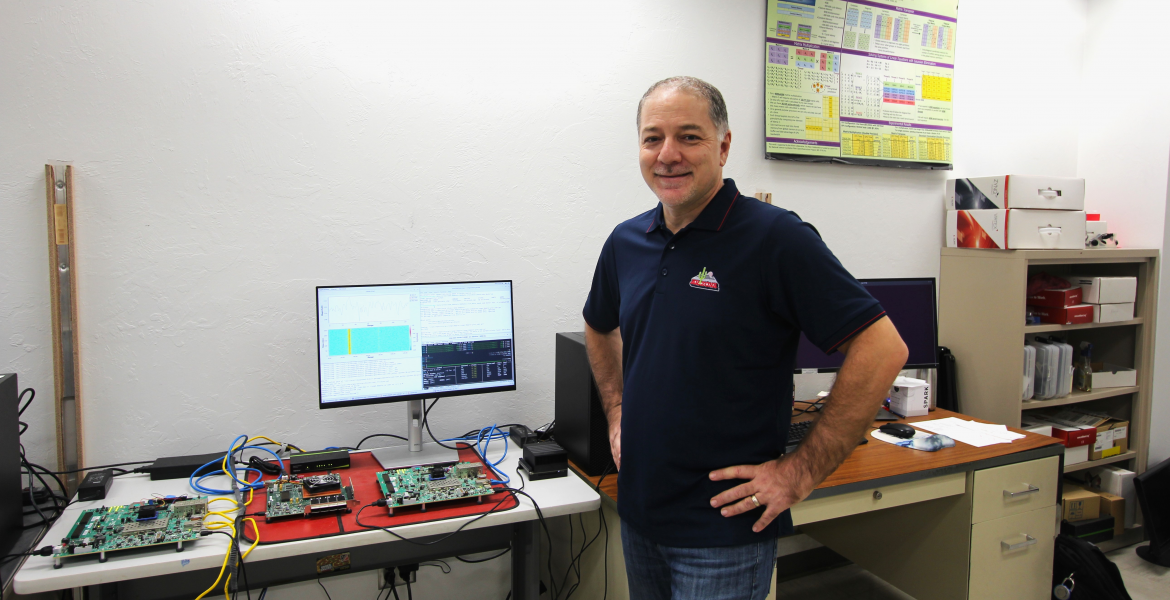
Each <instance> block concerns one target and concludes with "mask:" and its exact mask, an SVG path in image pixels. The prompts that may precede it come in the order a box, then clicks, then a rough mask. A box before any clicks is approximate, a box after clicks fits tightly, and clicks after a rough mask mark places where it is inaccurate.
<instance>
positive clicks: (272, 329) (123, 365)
mask: <svg viewBox="0 0 1170 600" xmlns="http://www.w3.org/2000/svg"><path fill="white" fill-rule="evenodd" d="M1086 10H1087V9H1086V3H1085V0H1049V1H1045V2H1039V1H1038V2H1027V3H1020V2H1008V1H1006V0H994V1H992V0H981V1H979V2H973V1H972V2H964V3H962V6H961V12H960V21H961V23H962V28H961V29H960V33H959V39H958V40H957V44H958V57H957V59H956V63H957V73H956V81H955V96H956V104H955V127H956V132H957V133H956V137H955V149H954V151H955V156H956V169H955V171H953V172H951V173H947V172H923V171H904V170H894V169H879V168H868V167H844V166H826V165H805V164H795V163H787V162H774V161H765V160H764V159H763V158H762V157H761V155H762V148H763V140H762V134H763V132H762V127H763V125H762V115H763V81H762V80H763V78H762V76H761V74H762V72H763V48H762V44H761V40H760V36H761V32H762V30H763V20H764V6H763V3H762V2H760V1H758V0H742V1H738V2H719V3H712V2H703V1H700V0H690V1H681V0H674V1H673V2H667V1H666V0H638V1H628V0H627V1H612V2H593V3H575V4H571V5H570V4H564V3H552V2H494V3H479V4H472V3H468V4H466V5H459V6H458V7H452V6H451V5H448V4H433V3H417V2H415V3H406V2H401V3H397V2H396V3H371V4H356V3H328V4H323V3H304V4H292V5H290V3H287V2H280V3H278V2H251V3H238V4H237V3H229V2H200V3H187V4H185V5H184V4H177V3H166V2H154V3H135V4H126V3H106V2H68V3H66V2H60V1H56V2H41V3H11V5H9V6H6V10H5V18H4V19H3V20H2V21H0V55H2V56H4V57H5V59H4V60H3V61H0V81H4V82H5V85H3V86H0V139H3V140H4V143H3V144H2V145H0V209H2V210H3V212H2V213H0V214H3V215H4V218H3V219H2V220H0V248H2V256H3V257H4V262H3V267H2V268H0V285H2V288H0V315H4V317H5V319H4V321H3V323H4V327H5V329H4V330H3V336H2V339H4V340H7V342H8V344H7V345H4V346H0V365H3V367H0V368H3V369H4V370H16V371H18V372H19V373H20V375H21V380H22V382H23V383H24V384H26V385H32V386H34V387H36V388H37V389H38V390H39V391H40V392H41V393H42V394H43V396H42V398H44V397H48V396H50V395H51V394H50V393H49V390H50V388H51V375H50V373H51V365H50V360H51V359H50V352H51V340H50V339H49V310H48V284H47V275H46V272H45V271H46V266H45V265H46V263H47V256H46V251H45V235H46V234H45V231H46V225H45V217H44V207H43V202H44V200H43V182H42V179H43V175H42V169H43V164H44V162H45V160H46V159H64V160H71V161H73V163H74V165H75V166H76V169H77V171H76V175H77V176H76V182H77V187H78V193H77V205H76V215H77V245H78V256H79V258H78V266H77V269H78V272H79V274H80V284H79V297H80V300H81V308H80V331H81V335H82V346H81V352H82V363H83V369H84V370H83V376H82V391H83V395H84V399H85V403H86V413H85V428H86V434H87V448H86V451H87V453H88V459H89V462H90V463H91V464H94V463H99V464H100V463H102V462H113V461H122V460H132V459H137V458H152V457H155V456H161V455H167V454H174V453H193V452H209V451H214V450H217V449H219V448H220V447H221V446H225V445H226V444H227V443H228V442H229V441H230V440H231V439H232V437H234V435H236V434H237V433H241V432H245V431H246V432H248V433H252V434H257V433H263V434H267V435H270V436H274V437H282V438H288V439H291V440H293V441H295V442H296V443H298V444H300V445H302V446H318V447H319V446H325V445H330V444H350V443H353V442H356V441H357V439H359V438H360V437H361V436H363V435H366V434H369V433H375V432H380V431H388V432H392V433H398V432H401V431H402V430H403V429H404V427H405V425H404V422H403V421H404V420H403V418H402V412H403V409H402V408H401V407H400V406H375V407H365V408H356V409H342V410H330V411H319V410H317V408H316V394H317V384H316V379H315V352H314V339H315V337H314V335H315V334H314V318H313V286H315V285H325V284H346V283H370V282H391V281H430V280H457V279H471V278H475V279H485V278H511V279H514V280H516V292H517V299H516V316H517V329H518V331H517V336H518V338H517V343H518V346H517V363H518V371H519V373H520V382H519V390H518V391H517V392H514V393H508V394H496V395H489V396H481V397H474V398H456V399H451V400H445V401H443V402H442V403H441V404H440V407H439V408H438V409H436V412H435V414H434V422H435V424H436V427H437V429H438V430H439V432H442V433H452V432H462V431H464V430H467V429H471V428H472V427H478V426H480V425H482V424H484V423H490V422H493V421H496V422H509V421H517V420H519V421H525V422H529V423H537V424H539V423H543V422H545V421H548V420H549V419H551V417H552V390H553V353H552V349H553V334H554V333H555V332H557V331H566V330H577V329H580V327H581V322H580V316H579V315H580V308H581V305H582V302H583V298H584V294H585V292H586V290H587V289H588V286H589V281H590V276H591V273H592V269H593V266H594V262H595V260H596V256H597V252H598V250H599V248H600V246H601V244H602V242H603V241H604V239H605V237H606V236H607V235H608V233H609V231H610V230H611V229H612V228H613V226H614V225H615V224H616V223H618V222H619V221H621V220H623V219H625V218H628V217H629V216H632V215H633V214H636V213H638V212H641V211H643V210H646V209H647V208H649V207H651V206H653V204H654V202H655V200H654V198H653V196H652V195H651V194H650V192H649V191H648V190H647V189H646V188H645V185H644V184H643V182H642V180H641V177H640V175H639V174H638V170H637V166H636V159H635V157H636V154H635V138H634V135H633V134H634V110H635V105H636V102H637V99H638V97H639V96H640V95H641V93H642V92H643V91H644V90H645V88H646V87H647V86H648V85H649V84H650V83H652V82H653V81H655V80H657V79H661V78H663V77H667V76H670V75H677V74H691V75H695V76H698V77H702V78H704V79H707V80H709V81H711V82H712V83H714V84H715V85H717V86H718V87H719V88H720V89H721V90H722V91H723V93H724V95H725V97H726V98H727V100H728V104H729V109H730V115H731V127H732V131H733V132H734V140H733V144H732V152H731V159H730V162H729V164H728V168H727V174H728V175H729V176H731V177H734V178H735V179H736V180H737V182H738V183H739V185H740V187H741V188H742V189H743V190H744V191H745V192H749V193H750V192H754V191H756V190H757V189H758V190H768V191H771V192H773V193H774V195H775V202H776V203H778V204H780V205H782V206H786V207H788V208H791V209H793V210H796V211H797V212H798V213H800V214H801V216H803V217H804V218H805V219H807V220H808V221H810V222H812V223H814V224H815V225H816V226H817V227H818V229H819V230H820V231H821V232H822V234H823V235H824V237H825V239H826V240H827V242H828V243H829V245H830V247H832V248H833V249H834V250H835V251H836V252H837V254H838V255H839V256H840V257H841V259H842V261H843V262H844V264H845V265H846V266H847V267H848V268H850V269H851V270H852V271H853V272H854V274H855V275H857V276H859V277H892V276H935V275H937V272H938V255H939V253H938V248H939V246H940V244H941V240H942V231H941V230H942V202H941V189H942V182H943V180H944V179H945V178H946V177H948V176H955V175H958V176H969V175H984V174H994V173H1003V172H1039V173H1052V174H1057V175H1075V174H1076V173H1078V160H1080V156H1081V155H1080V151H1079V148H1080V145H1079V133H1078V128H1077V126H1076V123H1077V122H1078V115H1079V112H1078V111H1079V105H1078V104H1076V103H1072V102H1064V101H1061V100H1060V95H1059V94H1057V95H1055V96H1054V94H1053V90H1054V89H1055V90H1058V91H1063V92H1064V93H1065V94H1064V95H1065V97H1067V96H1068V95H1069V94H1073V93H1075V90H1076V89H1078V87H1077V86H1078V82H1079V80H1080V73H1081V69H1082V49H1081V48H1082V41H1083V40H1082V37H1083V35H1084V31H1085V15H1086ZM1150 43H1151V44H1152V43H1153V41H1152V38H1151V41H1150ZM1163 164H1165V161H1163ZM1164 183H1165V182H1164V180H1163V185H1164ZM1091 189H1096V188H1095V187H1092V188H1091ZM1117 201H1118V202H1119V203H1120V204H1121V205H1123V206H1128V204H1126V203H1127V202H1129V201H1130V199H1129V198H1128V197H1122V198H1119V199H1118V200H1117ZM1127 210H1128V209H1127ZM1118 214H1121V213H1118ZM1161 215H1162V213H1161V212H1158V213H1157V216H1158V219H1157V220H1158V222H1159V223H1160V222H1161ZM1161 233H1162V232H1161V231H1153V232H1151V233H1149V235H1150V236H1153V239H1154V241H1153V242H1151V243H1152V244H1154V245H1157V244H1158V243H1159V241H1160V240H1161V237H1160V236H1161ZM46 408H47V404H41V405H39V406H38V407H36V408H34V409H30V410H32V412H31V413H28V416H30V419H31V429H30V432H29V434H26V439H25V445H26V446H27V447H29V450H30V453H31V455H32V457H33V458H34V459H35V460H39V461H41V462H52V461H53V460H54V459H53V456H52V447H51V440H52V418H51V414H50V412H49V411H47V410H45V409H46ZM501 564H502V563H501ZM497 568H501V569H506V567H505V566H500V567H497ZM368 578H369V580H370V581H371V582H372V576H368ZM367 583H368V585H369V587H370V588H372V583H369V582H367ZM460 588H461V586H450V587H448V588H446V589H448V590H451V591H449V592H443V593H449V594H450V595H451V597H454V594H455V593H457V592H458V591H459V589H460ZM300 589H303V590H305V591H303V592H301V593H302V594H303V597H316V596H313V595H311V594H313V593H314V592H313V591H312V590H311V587H304V588H300ZM318 592H319V590H318ZM282 597H283V596H282ZM289 597H296V595H293V594H290V595H289Z"/></svg>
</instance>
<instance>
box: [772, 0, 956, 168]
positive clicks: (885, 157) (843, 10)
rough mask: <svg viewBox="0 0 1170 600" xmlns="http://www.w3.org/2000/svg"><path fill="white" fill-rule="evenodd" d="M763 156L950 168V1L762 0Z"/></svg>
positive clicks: (952, 33) (953, 5) (952, 24)
mask: <svg viewBox="0 0 1170 600" xmlns="http://www.w3.org/2000/svg"><path fill="white" fill-rule="evenodd" d="M766 1H767V4H768V20H767V32H766V34H765V37H766V46H767V60H766V62H765V65H766V66H765V69H766V79H765V85H764V89H765V92H764V93H765V95H766V97H765V102H764V107H765V108H764V110H765V116H766V118H765V128H766V131H765V144H764V145H765V156H767V157H768V158H773V159H782V160H801V161H810V162H836V163H847V164H862V165H877V166H890V167H911V168H922V169H950V168H951V163H952V158H951V113H952V106H953V105H952V98H951V81H952V80H953V79H954V69H955V65H954V63H955V36H956V29H957V28H958V9H959V7H958V0H882V1H881V2H874V1H869V0H766Z"/></svg>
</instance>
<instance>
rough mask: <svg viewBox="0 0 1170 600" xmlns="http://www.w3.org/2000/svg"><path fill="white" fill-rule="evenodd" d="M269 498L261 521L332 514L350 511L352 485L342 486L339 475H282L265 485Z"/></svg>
mask: <svg viewBox="0 0 1170 600" xmlns="http://www.w3.org/2000/svg"><path fill="white" fill-rule="evenodd" d="M264 491H265V496H267V498H268V502H267V509H266V510H265V511H264V521H265V522H266V523H271V522H272V521H273V520H274V519H283V518H288V517H312V516H316V515H323V514H328V513H335V512H350V511H351V508H350V502H352V501H353V499H354V494H353V482H352V481H351V482H350V484H349V485H342V482H341V475H338V474H337V473H327V474H324V475H311V476H297V475H285V476H282V477H280V478H278V479H273V480H271V481H268V482H265V484H264Z"/></svg>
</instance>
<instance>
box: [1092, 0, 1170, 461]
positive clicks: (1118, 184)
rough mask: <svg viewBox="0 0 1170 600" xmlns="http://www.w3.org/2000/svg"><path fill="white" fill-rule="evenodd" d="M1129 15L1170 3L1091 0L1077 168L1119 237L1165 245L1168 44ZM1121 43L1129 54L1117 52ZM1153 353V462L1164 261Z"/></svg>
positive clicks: (1163, 404)
mask: <svg viewBox="0 0 1170 600" xmlns="http://www.w3.org/2000/svg"><path fill="white" fill-rule="evenodd" d="M1134 15H1142V19H1143V20H1145V21H1148V22H1151V23H1153V22H1165V21H1167V20H1168V19H1170V5H1167V4H1166V3H1165V2H1157V1H1155V0H1093V1H1092V2H1090V3H1089V11H1088V21H1089V22H1090V23H1092V24H1093V26H1092V27H1090V28H1089V30H1088V33H1087V35H1086V36H1085V53H1084V72H1083V76H1082V82H1081V85H1082V87H1083V94H1082V96H1081V102H1082V105H1083V109H1082V110H1083V111H1084V112H1083V114H1084V118H1083V119H1082V122H1081V144H1080V146H1079V148H1078V149H1079V152H1078V154H1079V158H1078V161H1077V166H1078V172H1079V175H1080V176H1081V177H1084V178H1085V180H1086V184H1087V186H1088V187H1087V197H1086V199H1085V203H1086V204H1087V205H1088V207H1089V209H1090V210H1093V211H1097V212H1100V213H1101V217H1102V218H1103V219H1105V220H1106V221H1107V222H1108V223H1109V231H1111V232H1114V233H1116V234H1117V237H1118V239H1120V240H1121V243H1122V244H1123V245H1129V246H1131V247H1141V248H1158V247H1161V248H1165V247H1166V246H1165V243H1164V241H1163V236H1164V235H1165V234H1168V233H1170V230H1168V229H1166V226H1165V218H1164V217H1170V214H1167V211H1166V201H1167V196H1166V194H1167V175H1168V173H1170V113H1167V111H1166V102H1165V100H1162V99H1164V98H1166V96H1167V95H1168V94H1170V81H1167V79H1166V78H1165V77H1162V76H1157V77H1151V76H1150V74H1151V73H1162V72H1165V69H1166V66H1165V65H1166V63H1167V61H1170V50H1168V49H1167V48H1166V46H1165V45H1164V44H1160V43H1158V40H1157V39H1156V38H1152V37H1148V36H1135V35H1132V30H1131V29H1130V25H1132V19H1133V18H1134ZM1122 47H1124V48H1126V55H1127V56H1129V57H1131V58H1130V60H1123V61H1119V60H1117V59H1116V56H1117V49H1118V48H1122ZM1123 81H1142V82H1143V84H1142V88H1141V93H1122V94H1119V93H1116V90H1117V87H1116V84H1117V83H1120V82H1123ZM1160 278H1161V280H1160V282H1159V283H1160V284H1161V291H1160V294H1159V302H1158V309H1159V310H1158V312H1159V314H1160V320H1159V321H1158V325H1157V334H1156V337H1155V345H1156V347H1157V348H1160V349H1163V350H1162V351H1160V352H1155V353H1154V360H1155V362H1154V402H1153V411H1152V415H1151V419H1150V433H1151V436H1150V465H1155V464H1157V463H1158V462H1160V461H1162V460H1166V459H1167V458H1170V439H1167V437H1166V436H1165V435H1158V433H1159V432H1166V431H1170V269H1167V267H1166V264H1165V262H1164V261H1163V263H1162V269H1161V276H1160Z"/></svg>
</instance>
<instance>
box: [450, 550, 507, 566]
mask: <svg viewBox="0 0 1170 600" xmlns="http://www.w3.org/2000/svg"><path fill="white" fill-rule="evenodd" d="M511 551H512V548H510V547H509V548H504V550H503V551H502V552H500V553H499V554H493V555H491V556H489V557H487V558H463V557H462V556H456V557H455V560H457V561H459V562H463V563H468V564H475V563H485V562H490V561H493V560H495V559H497V558H499V557H501V556H503V555H505V554H507V553H509V552H511Z"/></svg>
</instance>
